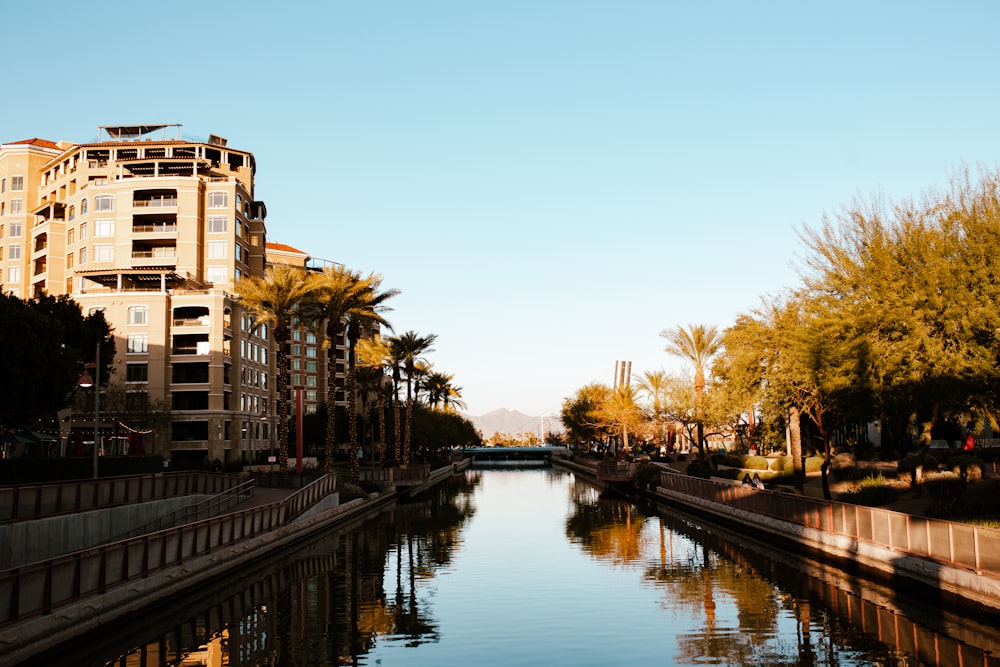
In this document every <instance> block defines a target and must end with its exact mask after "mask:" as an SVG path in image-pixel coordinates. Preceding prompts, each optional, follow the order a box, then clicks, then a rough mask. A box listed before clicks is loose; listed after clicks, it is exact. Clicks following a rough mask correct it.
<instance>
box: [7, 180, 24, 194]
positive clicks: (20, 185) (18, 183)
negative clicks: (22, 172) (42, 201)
mask: <svg viewBox="0 0 1000 667" xmlns="http://www.w3.org/2000/svg"><path fill="white" fill-rule="evenodd" d="M10 191H11V192H23V191H24V176H11V177H10Z"/></svg>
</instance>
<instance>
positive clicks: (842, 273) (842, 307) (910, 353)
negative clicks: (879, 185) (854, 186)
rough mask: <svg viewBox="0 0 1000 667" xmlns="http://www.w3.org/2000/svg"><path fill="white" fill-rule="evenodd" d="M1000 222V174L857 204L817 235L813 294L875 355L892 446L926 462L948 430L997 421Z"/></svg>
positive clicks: (811, 266)
mask: <svg viewBox="0 0 1000 667" xmlns="http://www.w3.org/2000/svg"><path fill="white" fill-rule="evenodd" d="M998 222H1000V174H998V173H985V174H982V175H981V177H980V179H979V180H978V181H974V180H973V179H972V178H971V177H970V175H969V174H968V172H965V173H963V174H960V175H959V176H958V177H956V178H955V179H954V180H953V182H952V184H951V188H950V190H949V191H946V192H943V193H941V192H931V193H928V194H927V195H925V197H924V198H923V199H922V200H921V201H919V202H912V201H910V202H903V203H900V204H896V205H894V206H891V207H890V206H887V205H885V204H884V203H883V202H881V201H879V200H873V201H871V202H867V203H856V204H855V205H853V206H852V207H850V208H848V209H846V210H845V211H844V212H843V213H842V214H841V215H839V216H838V217H836V218H835V219H830V218H826V219H824V221H823V223H822V225H821V226H820V227H819V228H818V229H815V230H807V232H806V233H805V235H804V236H805V241H806V244H807V247H808V248H809V251H810V255H809V257H808V258H807V262H806V268H807V272H806V276H807V280H806V285H807V287H808V288H809V289H810V290H811V291H813V292H816V293H822V294H824V295H826V297H827V298H828V299H830V302H831V303H835V304H836V305H837V312H838V315H839V317H840V319H841V320H842V321H843V322H845V323H848V324H849V325H850V327H851V329H852V331H853V332H854V333H853V335H854V336H857V337H859V338H861V339H863V340H864V343H865V345H866V350H867V354H868V362H869V367H868V372H867V375H866V377H865V382H866V383H867V387H868V388H870V391H871V394H872V396H873V399H874V403H875V410H876V411H877V413H878V416H879V418H880V421H881V423H882V427H883V428H882V434H883V444H886V443H887V442H888V443H889V444H891V445H893V446H895V447H897V448H899V449H904V448H906V447H908V446H909V444H910V442H912V441H914V440H915V441H916V442H917V443H918V444H920V445H921V446H922V448H923V451H924V452H926V448H927V446H928V445H929V443H930V440H931V438H932V437H933V435H932V432H933V431H934V429H935V427H936V426H937V424H939V423H941V422H942V421H945V420H951V419H958V420H963V419H966V418H968V416H969V415H970V414H973V413H976V412H983V413H986V414H991V415H995V414H996V410H997V397H998V396H1000V392H998V391H997V388H998V387H1000V368H998V365H997V363H996V359H997V358H998V355H1000V334H998V333H997V332H998V331H1000V313H998V312H997V309H996V308H995V307H994V305H993V304H995V303H996V300H997V299H998V298H1000V277H998V274H997V271H996V267H995V257H997V256H998V253H1000V231H998ZM912 415H915V416H916V418H915V421H916V424H917V427H916V429H915V431H911V427H910V425H911V420H912V418H911V416H912Z"/></svg>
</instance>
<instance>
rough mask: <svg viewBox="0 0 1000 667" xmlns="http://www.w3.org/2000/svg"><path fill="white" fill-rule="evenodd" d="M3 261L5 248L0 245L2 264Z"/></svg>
mask: <svg viewBox="0 0 1000 667" xmlns="http://www.w3.org/2000/svg"><path fill="white" fill-rule="evenodd" d="M2 261H3V246H2V245H0V262H2Z"/></svg>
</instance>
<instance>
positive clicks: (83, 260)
mask: <svg viewBox="0 0 1000 667" xmlns="http://www.w3.org/2000/svg"><path fill="white" fill-rule="evenodd" d="M80 263H81V264H86V263H87V249H86V248H80Z"/></svg>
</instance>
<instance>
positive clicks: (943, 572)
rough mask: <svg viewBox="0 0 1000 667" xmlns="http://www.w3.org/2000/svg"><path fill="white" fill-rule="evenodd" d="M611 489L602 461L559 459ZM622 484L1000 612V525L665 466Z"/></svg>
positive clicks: (845, 565) (856, 567)
mask: <svg viewBox="0 0 1000 667" xmlns="http://www.w3.org/2000/svg"><path fill="white" fill-rule="evenodd" d="M553 465H557V466H564V467H566V468H568V469H570V470H572V471H574V472H575V473H577V474H580V475H582V476H584V477H586V478H587V479H588V480H591V481H593V482H594V483H597V484H599V485H601V486H603V487H605V488H607V487H608V486H609V485H608V484H605V483H603V482H601V481H600V480H599V479H598V477H597V470H596V468H594V467H591V466H587V465H581V464H580V463H577V462H574V461H570V460H566V459H554V460H553ZM616 486H617V488H618V490H620V491H622V492H626V493H630V494H633V495H642V496H644V497H646V498H648V499H651V500H655V501H660V502H666V503H667V504H672V505H677V506H680V507H683V508H684V509H685V510H687V511H689V512H691V513H692V514H695V515H697V516H703V517H707V518H710V519H712V520H714V521H717V522H720V523H722V524H724V525H726V526H729V527H731V528H733V529H736V530H737V531H740V532H743V533H746V534H748V535H751V536H754V537H756V538H758V539H759V538H762V537H765V538H767V539H771V540H774V541H776V542H778V543H781V544H784V545H785V546H787V547H791V548H792V549H793V550H802V549H805V550H807V551H808V552H809V553H810V554H812V555H814V556H816V557H818V558H820V559H822V560H825V561H828V562H831V563H833V564H835V565H836V566H838V567H840V568H842V569H844V570H845V571H847V572H859V573H861V572H863V573H864V574H866V575H867V576H870V577H872V578H874V579H878V580H881V581H884V582H887V583H889V584H890V585H899V584H902V583H904V582H905V583H906V584H908V585H910V586H919V587H920V588H922V589H923V590H925V591H926V592H927V593H928V594H930V595H933V598H932V599H940V600H941V601H942V603H947V604H950V605H954V606H956V607H959V608H972V609H976V610H979V611H983V612H986V613H988V614H990V615H991V616H995V617H998V618H1000V530H995V529H989V528H980V527H976V526H970V525H968V524H959V523H955V522H950V521H940V520H934V519H927V518H924V517H917V516H910V515H906V514H901V513H899V512H891V511H888V510H882V509H880V508H872V507H864V506H859V505H851V504H848V503H840V502H836V501H827V500H823V499H817V498H809V497H805V496H798V495H793V494H790V493H784V492H777V491H758V490H755V489H749V488H744V487H742V486H740V485H732V484H726V483H722V482H716V481H711V480H705V479H701V478H696V477H691V476H688V475H684V474H681V473H678V472H675V471H672V470H670V469H669V468H667V467H666V466H661V475H660V484H659V485H658V486H657V487H656V489H655V490H650V491H645V492H640V491H639V490H638V489H636V488H635V487H634V486H631V485H629V486H623V485H616Z"/></svg>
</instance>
